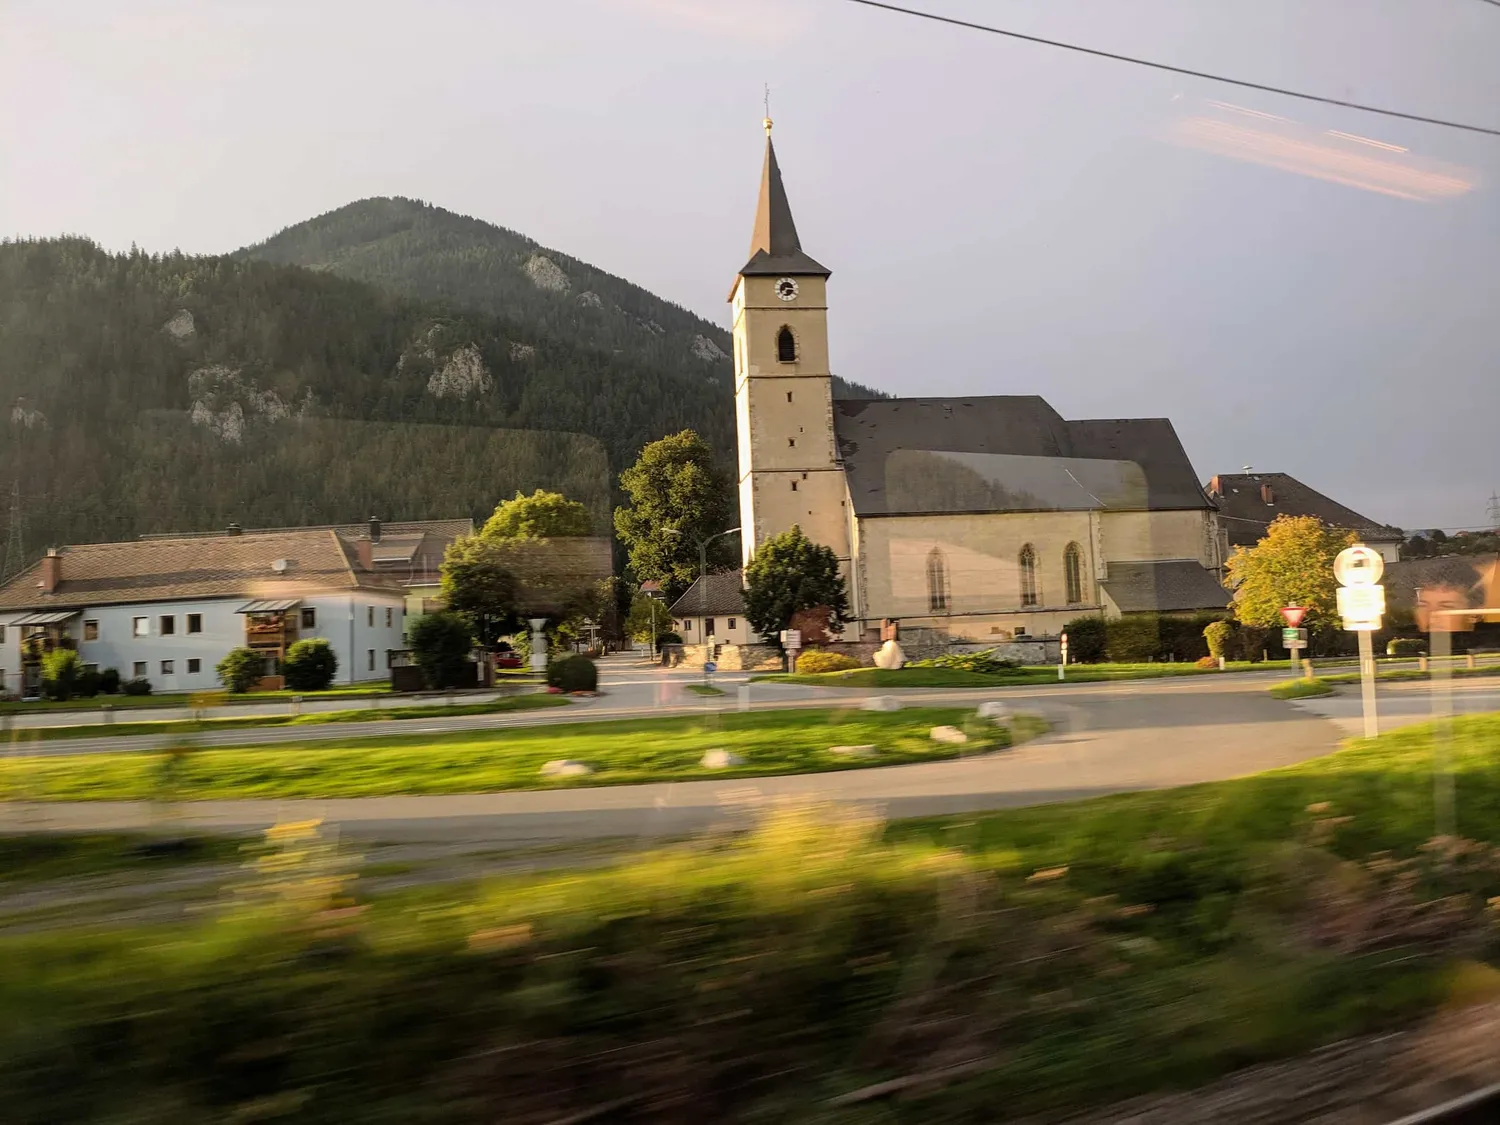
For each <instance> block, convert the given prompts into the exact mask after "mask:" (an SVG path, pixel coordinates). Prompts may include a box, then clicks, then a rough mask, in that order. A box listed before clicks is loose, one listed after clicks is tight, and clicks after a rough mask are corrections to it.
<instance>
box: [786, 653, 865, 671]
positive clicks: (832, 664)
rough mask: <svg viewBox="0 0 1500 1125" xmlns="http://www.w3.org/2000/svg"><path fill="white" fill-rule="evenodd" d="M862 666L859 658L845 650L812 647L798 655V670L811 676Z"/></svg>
mask: <svg viewBox="0 0 1500 1125" xmlns="http://www.w3.org/2000/svg"><path fill="white" fill-rule="evenodd" d="M860 666H861V665H860V663H859V661H858V660H856V659H855V658H854V657H852V656H850V655H849V654H848V653H843V652H824V651H823V650H821V649H815V648H811V649H808V650H807V651H806V652H804V653H803V654H802V655H801V656H799V657H797V671H798V672H801V673H803V674H804V675H809V676H816V675H820V674H821V673H823V672H848V671H850V670H851V669H854V668H858V667H860Z"/></svg>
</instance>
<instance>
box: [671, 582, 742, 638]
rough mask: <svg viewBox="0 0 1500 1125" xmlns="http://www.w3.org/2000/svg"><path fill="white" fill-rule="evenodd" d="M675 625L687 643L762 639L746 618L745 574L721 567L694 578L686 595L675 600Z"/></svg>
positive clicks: (676, 630) (673, 608)
mask: <svg viewBox="0 0 1500 1125" xmlns="http://www.w3.org/2000/svg"><path fill="white" fill-rule="evenodd" d="M670 612H671V614H672V629H673V631H674V632H676V633H677V634H678V636H680V637H681V638H682V643H683V644H688V645H701V644H707V643H708V642H709V641H710V640H713V641H714V642H715V643H717V644H731V645H748V644H756V643H759V641H760V638H759V637H757V636H756V635H755V633H754V631H753V630H752V629H751V628H750V625H749V623H748V622H746V620H745V598H744V583H743V576H742V575H741V572H740V571H738V570H726V571H721V572H720V573H718V574H710V575H707V576H705V577H699V578H696V579H694V580H693V584H692V585H691V586H689V587H688V588H687V590H686V591H685V592H684V593H683V595H682V597H680V598H678V599H677V600H676V601H675V602H673V603H672V608H671V611H670Z"/></svg>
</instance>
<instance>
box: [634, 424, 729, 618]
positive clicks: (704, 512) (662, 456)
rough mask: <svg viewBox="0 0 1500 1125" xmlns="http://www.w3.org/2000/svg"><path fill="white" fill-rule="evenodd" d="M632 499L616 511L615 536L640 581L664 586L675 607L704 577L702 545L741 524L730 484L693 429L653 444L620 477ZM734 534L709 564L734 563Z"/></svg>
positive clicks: (713, 551) (711, 552) (714, 549)
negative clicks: (737, 521) (700, 556)
mask: <svg viewBox="0 0 1500 1125" xmlns="http://www.w3.org/2000/svg"><path fill="white" fill-rule="evenodd" d="M620 487H621V488H623V489H624V490H625V492H626V494H627V495H628V496H629V498H630V502H629V503H628V504H625V505H622V506H621V507H619V508H616V509H615V532H616V534H618V535H619V537H620V541H621V542H622V543H624V544H625V548H626V550H627V551H628V552H629V556H630V568H631V569H632V570H633V571H634V572H635V574H636V576H637V577H638V578H640V579H641V580H642V581H654V582H660V583H661V585H662V589H663V591H664V592H665V594H666V597H667V603H668V604H669V605H670V604H671V603H672V602H674V601H676V600H677V599H678V598H679V597H681V596H682V594H683V592H684V591H685V590H686V589H687V588H688V587H689V586H691V585H692V584H693V579H694V578H696V577H698V544H699V543H700V542H702V541H703V540H705V539H707V538H709V536H712V535H718V534H719V533H720V532H721V531H724V530H725V529H726V528H728V527H732V526H733V525H734V521H735V516H736V512H735V505H734V495H733V492H732V491H731V489H730V486H729V480H728V478H727V477H726V476H725V475H724V473H723V472H721V471H720V469H719V467H718V465H717V464H716V463H715V462H714V455H713V450H712V449H710V448H709V445H708V443H707V442H706V441H704V440H703V439H702V438H701V437H699V436H698V435H697V434H696V433H694V432H693V431H692V430H683V431H682V432H681V433H677V434H673V435H672V436H671V437H664V438H662V439H661V440H660V441H653V442H651V443H650V444H649V445H647V446H646V447H645V448H644V449H642V450H641V455H640V456H639V457H638V458H637V459H636V462H635V464H634V465H632V466H630V468H628V469H626V470H625V471H624V472H623V473H621V474H620ZM735 556H736V552H735V546H734V543H733V541H732V537H731V536H722V537H720V538H717V539H715V540H713V542H711V543H709V545H708V559H707V561H708V567H709V569H710V570H724V569H727V568H728V567H732V566H733V565H734V563H735Z"/></svg>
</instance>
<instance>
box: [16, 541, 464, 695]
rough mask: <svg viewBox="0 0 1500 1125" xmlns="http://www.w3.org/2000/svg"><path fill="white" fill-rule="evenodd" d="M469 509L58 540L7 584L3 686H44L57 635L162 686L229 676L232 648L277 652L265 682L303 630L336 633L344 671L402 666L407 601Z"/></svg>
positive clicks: (28, 689)
mask: <svg viewBox="0 0 1500 1125" xmlns="http://www.w3.org/2000/svg"><path fill="white" fill-rule="evenodd" d="M472 531H473V523H472V521H470V520H434V521H425V522H416V523H396V524H386V525H384V527H382V525H381V523H380V521H378V520H371V521H369V523H368V524H367V525H366V524H359V525H352V526H336V527H316V528H295V529H276V530H266V531H257V530H241V529H239V528H238V527H230V528H229V529H227V530H226V531H224V532H220V533H217V534H211V535H188V536H171V537H151V538H143V539H136V540H131V541H128V542H123V543H95V544H87V545H82V546H73V547H62V548H55V549H53V550H51V551H49V552H48V553H47V555H46V557H45V558H43V559H41V560H40V561H39V562H38V563H37V564H36V565H35V566H33V567H31V568H30V569H29V570H26V571H24V572H23V573H21V574H20V575H18V576H17V577H15V578H14V579H12V580H11V581H10V582H8V583H7V584H6V585H4V586H3V587H0V695H7V694H9V695H31V694H35V693H36V692H37V691H38V690H39V689H40V686H41V670H40V657H41V654H42V653H43V652H44V651H46V650H47V649H49V648H52V647H55V646H56V645H58V644H64V645H71V646H73V647H76V648H77V649H78V652H79V655H80V656H81V657H82V658H83V661H84V662H85V663H86V664H88V665H92V666H94V667H96V668H98V669H100V670H103V669H106V668H114V669H117V670H118V671H119V673H120V677H121V679H123V680H129V679H136V678H140V679H146V680H149V681H150V683H151V686H152V690H153V691H156V692H172V691H200V690H210V689H213V688H216V687H218V686H219V684H218V676H217V673H216V671H215V667H216V665H217V664H218V663H219V661H220V660H222V659H223V658H224V656H225V654H226V653H228V652H229V651H230V650H231V649H235V648H242V647H249V648H253V649H256V650H257V651H259V652H263V653H264V654H265V656H266V679H265V681H264V686H266V687H279V686H280V677H279V673H280V661H281V659H282V658H283V657H284V656H285V655H286V650H287V649H288V648H289V647H290V646H291V645H292V644H294V643H295V642H296V641H298V640H303V639H306V638H309V637H325V638H327V640H328V641H329V643H330V644H331V645H332V647H333V650H334V652H335V654H336V655H337V657H338V673H337V677H336V682H338V683H344V684H355V683H360V682H361V681H370V680H384V679H387V678H388V677H389V675H390V662H391V654H392V653H394V652H396V651H399V650H401V649H403V648H405V647H406V642H405V639H404V623H405V617H406V606H407V600H408V598H409V597H410V596H412V595H413V593H414V592H423V593H427V594H429V595H430V594H431V593H432V592H433V591H434V590H435V588H436V585H437V572H438V568H439V567H440V566H441V564H442V558H443V551H444V550H445V549H446V548H447V546H448V544H449V543H451V542H452V541H453V540H454V539H455V538H457V537H458V536H459V535H466V534H470V533H471V532H472Z"/></svg>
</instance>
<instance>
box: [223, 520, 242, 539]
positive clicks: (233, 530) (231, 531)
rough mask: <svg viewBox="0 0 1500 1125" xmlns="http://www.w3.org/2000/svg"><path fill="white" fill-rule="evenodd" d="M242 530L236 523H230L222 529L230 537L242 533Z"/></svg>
mask: <svg viewBox="0 0 1500 1125" xmlns="http://www.w3.org/2000/svg"><path fill="white" fill-rule="evenodd" d="M244 532H245V529H244V528H243V527H241V526H240V525H239V524H237V523H232V524H230V525H229V526H228V527H226V528H225V529H224V534H225V535H228V536H231V537H232V536H235V535H243V534H244Z"/></svg>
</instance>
